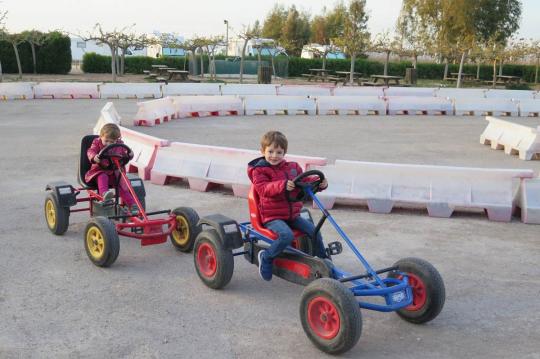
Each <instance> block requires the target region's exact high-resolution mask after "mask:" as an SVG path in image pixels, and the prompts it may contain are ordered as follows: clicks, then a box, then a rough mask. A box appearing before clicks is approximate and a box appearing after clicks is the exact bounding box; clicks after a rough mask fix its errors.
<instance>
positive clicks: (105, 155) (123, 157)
mask: <svg viewBox="0 0 540 359" xmlns="http://www.w3.org/2000/svg"><path fill="white" fill-rule="evenodd" d="M115 148H123V149H125V151H121V152H120V153H113V152H111V151H112V150H114V149H115ZM130 153H131V148H129V147H128V146H126V145H124V144H123V143H113V144H110V145H107V146H105V148H103V149H102V150H101V151H99V153H98V156H99V160H100V161H99V163H98V164H99V167H101V169H103V170H114V169H116V168H115V167H114V162H113V161H112V160H111V158H118V161H119V162H120V165H121V166H125V165H126V164H127V163H128V162H129V161H130V160H131V157H130V156H129V154H130ZM104 159H105V160H108V161H107V164H104V163H103V161H102V160H104Z"/></svg>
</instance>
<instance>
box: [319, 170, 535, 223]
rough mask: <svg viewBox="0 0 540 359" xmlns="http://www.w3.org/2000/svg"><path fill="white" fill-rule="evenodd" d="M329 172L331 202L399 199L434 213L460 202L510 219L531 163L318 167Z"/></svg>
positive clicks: (379, 206) (374, 205) (326, 198)
mask: <svg viewBox="0 0 540 359" xmlns="http://www.w3.org/2000/svg"><path fill="white" fill-rule="evenodd" d="M318 169H320V170H321V171H323V173H324V174H325V176H326V177H327V178H328V189H327V190H326V191H324V192H321V193H320V194H319V198H320V199H321V200H322V201H323V203H325V205H326V206H328V207H332V206H333V205H334V203H335V202H336V200H337V201H338V202H344V203H351V202H352V203H358V202H360V203H365V202H367V205H368V208H369V211H370V212H376V213H389V212H390V211H391V210H392V208H393V207H394V205H395V204H396V202H397V203H401V204H405V205H406V204H413V205H425V206H426V207H427V211H428V214H429V215H430V216H433V217H450V216H451V215H452V213H453V211H454V209H455V208H456V207H465V208H480V209H484V210H485V211H486V212H487V215H488V218H489V219H490V220H494V221H510V219H511V216H512V210H513V209H514V205H515V202H514V199H515V193H516V191H515V188H516V187H517V185H518V184H519V182H520V180H521V179H523V178H531V177H533V174H534V173H533V171H532V170H528V169H522V170H507V169H488V168H465V167H446V166H425V165H410V164H392V163H376V162H354V161H341V160H337V161H336V163H335V165H332V166H326V167H320V168H318Z"/></svg>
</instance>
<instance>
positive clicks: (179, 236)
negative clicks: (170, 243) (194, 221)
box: [171, 216, 189, 246]
mask: <svg viewBox="0 0 540 359" xmlns="http://www.w3.org/2000/svg"><path fill="white" fill-rule="evenodd" d="M171 235H172V237H173V239H174V241H175V242H176V243H177V244H178V245H180V246H183V245H186V244H187V243H188V241H189V224H188V222H187V220H186V219H185V218H184V216H176V226H175V228H174V230H173V231H172V233H171Z"/></svg>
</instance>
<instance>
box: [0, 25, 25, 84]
mask: <svg viewBox="0 0 540 359" xmlns="http://www.w3.org/2000/svg"><path fill="white" fill-rule="evenodd" d="M0 41H6V42H9V43H10V44H11V46H13V51H14V52H15V59H16V60H17V67H18V69H19V80H20V79H22V66H21V58H20V56H19V48H18V46H19V45H20V44H22V43H23V42H25V41H26V40H25V39H24V37H23V36H22V35H21V34H10V33H9V32H8V31H7V30H5V28H3V29H0Z"/></svg>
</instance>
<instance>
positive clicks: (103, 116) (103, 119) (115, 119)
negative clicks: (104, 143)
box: [94, 102, 122, 135]
mask: <svg viewBox="0 0 540 359" xmlns="http://www.w3.org/2000/svg"><path fill="white" fill-rule="evenodd" d="M121 120H122V117H121V116H120V115H119V114H118V112H117V111H116V108H115V107H114V104H113V103H112V102H107V103H106V104H105V106H103V108H102V109H101V112H100V116H99V119H98V121H97V123H96V126H95V127H94V135H99V131H100V130H101V128H102V127H103V125H105V124H106V123H114V124H116V125H118V126H120V124H121Z"/></svg>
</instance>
